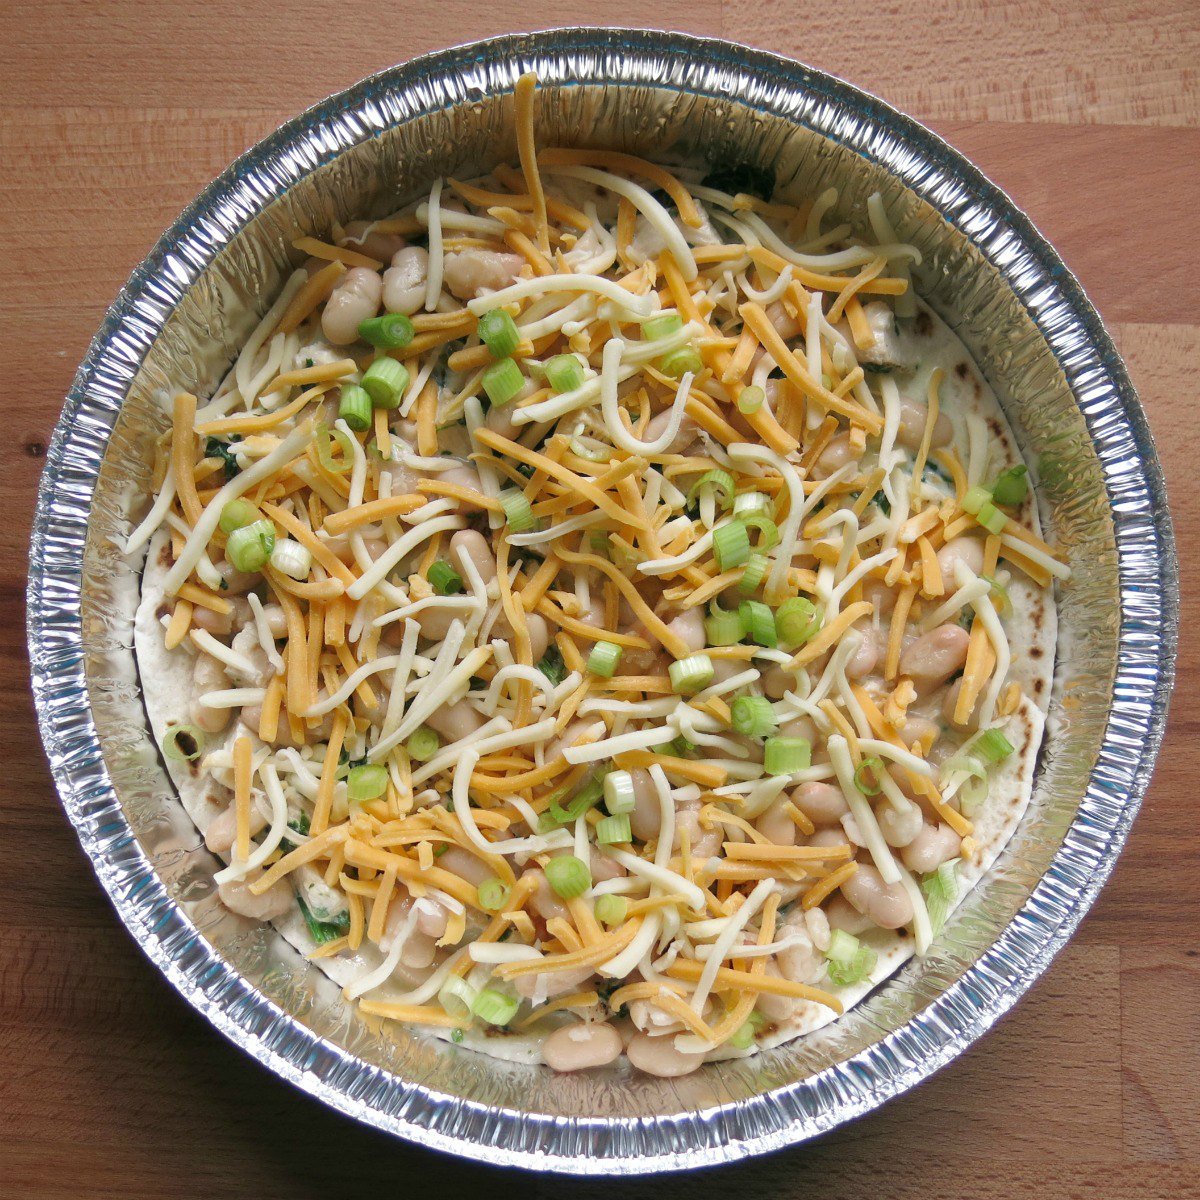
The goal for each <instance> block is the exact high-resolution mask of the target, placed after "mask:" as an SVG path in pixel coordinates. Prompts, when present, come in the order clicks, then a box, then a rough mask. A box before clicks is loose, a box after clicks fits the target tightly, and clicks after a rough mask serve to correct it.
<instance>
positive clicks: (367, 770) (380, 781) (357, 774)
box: [346, 763, 388, 801]
mask: <svg viewBox="0 0 1200 1200" xmlns="http://www.w3.org/2000/svg"><path fill="white" fill-rule="evenodd" d="M387 785H388V773H387V767H381V766H380V765H379V764H378V763H364V764H363V765H362V766H361V767H351V768H350V774H349V775H347V776H346V798H347V799H348V800H354V801H363V800H378V799H379V797H380V796H382V795H383V793H384V792H386V791H387Z"/></svg>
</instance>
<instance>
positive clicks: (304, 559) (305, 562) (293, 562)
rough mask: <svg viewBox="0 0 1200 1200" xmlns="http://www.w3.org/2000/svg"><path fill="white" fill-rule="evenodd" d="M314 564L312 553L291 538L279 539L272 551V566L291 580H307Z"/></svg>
mask: <svg viewBox="0 0 1200 1200" xmlns="http://www.w3.org/2000/svg"><path fill="white" fill-rule="evenodd" d="M312 563H313V556H312V551H311V550H309V548H308V547H307V546H302V545H300V543H299V542H294V541H292V539H291V538H279V539H278V540H277V541H276V543H275V545H274V546H273V547H272V549H271V566H273V567H274V568H275V570H277V571H278V572H279V573H280V574H281V575H286V576H287V577H288V578H289V579H295V580H298V581H299V580H304V579H307V578H308V575H309V572H310V571H311V570H312Z"/></svg>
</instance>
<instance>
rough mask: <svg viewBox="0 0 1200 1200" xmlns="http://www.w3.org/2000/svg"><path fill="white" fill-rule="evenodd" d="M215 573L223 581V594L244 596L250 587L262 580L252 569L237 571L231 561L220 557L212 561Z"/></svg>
mask: <svg viewBox="0 0 1200 1200" xmlns="http://www.w3.org/2000/svg"><path fill="white" fill-rule="evenodd" d="M213 566H215V567H216V568H217V574H218V575H220V576H221V578H222V579H223V580H224V581H225V586H224V587H223V588H222V589H221V594H222V595H223V596H226V597H229V596H244V595H245V594H246V593H247V592H248V591H249V590H250V589H251V588H252V587H255V586H256V585H257V584H259V583H261V582H262V576H261V575H259V574H256V573H255V572H253V571H239V570H238V569H237V568H236V567H235V566H234V565H233V564H232V563H231V562H228V561H226V560H225V559H221V560H220V562H215V563H213Z"/></svg>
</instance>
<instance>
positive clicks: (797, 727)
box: [779, 717, 817, 746]
mask: <svg viewBox="0 0 1200 1200" xmlns="http://www.w3.org/2000/svg"><path fill="white" fill-rule="evenodd" d="M779 736H780V737H794V738H803V739H804V740H805V741H806V742H808V743H809V744H810V745H813V746H815V745H816V744H817V727H816V726H815V725H814V724H813V723H812V722H811V721H810V720H809V719H808V718H807V717H793V718H792V719H791V720H790V721H784V723H783V724H782V725H780V727H779Z"/></svg>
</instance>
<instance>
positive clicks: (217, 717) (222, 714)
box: [188, 653, 232, 733]
mask: <svg viewBox="0 0 1200 1200" xmlns="http://www.w3.org/2000/svg"><path fill="white" fill-rule="evenodd" d="M228 686H229V676H228V674H226V671H225V667H224V665H223V664H222V663H219V662H217V660H216V659H215V658H213V657H212V656H211V655H209V654H204V653H200V654H198V655H196V662H195V664H194V666H193V667H192V691H193V694H194V695H195V697H196V699H194V700H193V701H192V702H191V704H190V705H189V706H188V716H189V717H190V718H191V722H192V724H193V725H197V726H199V727H200V728H201V729H203V730H204V732H205V733H220V732H221V730H222V729H224V728H225V726H226V725H228V724H229V716H230V713H231V711H232V710H231V709H228V708H205V706H204V705H203V704H201V703H200V697H201V696H203V695H204V694H205V692H220V691H224V690H225V688H227V687H228Z"/></svg>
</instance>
